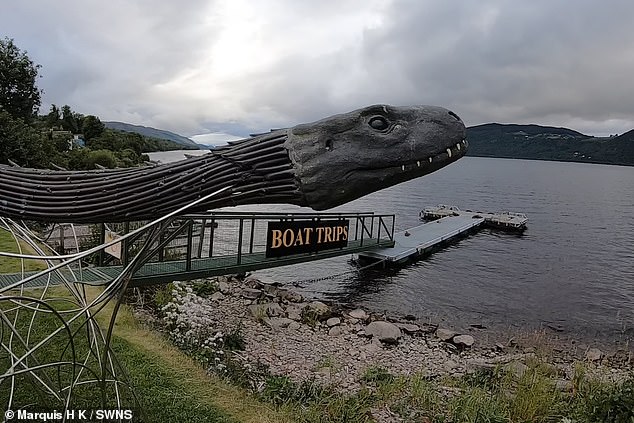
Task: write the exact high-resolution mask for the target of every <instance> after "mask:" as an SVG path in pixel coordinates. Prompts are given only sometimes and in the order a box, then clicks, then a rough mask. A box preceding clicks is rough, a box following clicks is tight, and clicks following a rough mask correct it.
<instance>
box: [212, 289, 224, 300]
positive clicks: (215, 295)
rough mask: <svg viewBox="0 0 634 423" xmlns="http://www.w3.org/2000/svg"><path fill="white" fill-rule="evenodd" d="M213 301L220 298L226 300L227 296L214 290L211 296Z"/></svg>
mask: <svg viewBox="0 0 634 423" xmlns="http://www.w3.org/2000/svg"><path fill="white" fill-rule="evenodd" d="M209 298H210V299H211V300H212V301H220V300H224V299H225V296H224V295H223V293H222V292H220V291H218V292H214V293H213V294H211V297H209Z"/></svg>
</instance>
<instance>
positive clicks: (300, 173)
mask: <svg viewBox="0 0 634 423" xmlns="http://www.w3.org/2000/svg"><path fill="white" fill-rule="evenodd" d="M465 135H466V133H465V126H464V124H463V123H462V121H461V120H460V118H459V117H458V116H457V115H456V114H455V113H453V112H450V111H449V110H447V109H444V108H442V107H435V106H410V107H394V106H387V105H374V106H369V107H366V108H363V109H359V110H355V111H353V112H350V113H345V114H341V115H336V116H332V117H329V118H326V119H323V120H320V121H317V122H314V123H309V124H305V125H298V126H295V127H294V128H292V129H291V130H290V131H289V135H288V140H287V141H286V143H285V145H284V146H285V147H286V149H287V150H288V152H289V157H290V159H291V161H292V162H293V165H294V167H295V171H296V174H297V177H298V180H299V181H300V185H301V192H302V193H303V194H304V198H305V202H306V204H307V205H309V206H310V207H312V208H313V209H315V210H324V209H328V208H331V207H334V206H337V205H339V204H342V203H345V202H348V201H351V200H354V199H356V198H359V197H362V196H364V195H366V194H369V193H371V192H374V191H378V190H380V189H382V188H386V187H389V186H392V185H395V184H398V183H400V182H404V181H407V180H409V179H413V178H417V177H419V176H423V175H426V174H428V173H431V172H434V171H435V170H437V169H440V168H441V167H443V166H445V165H447V164H449V163H451V162H453V161H455V160H457V159H459V158H460V157H462V156H463V155H464V154H465V153H466V150H467V142H466V139H465Z"/></svg>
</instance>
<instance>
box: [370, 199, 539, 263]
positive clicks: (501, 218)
mask: <svg viewBox="0 0 634 423" xmlns="http://www.w3.org/2000/svg"><path fill="white" fill-rule="evenodd" d="M420 218H421V219H422V220H426V221H428V222H427V223H423V224H421V225H418V226H416V227H413V228H410V229H407V230H405V231H401V232H396V233H394V247H389V248H380V249H377V250H372V251H363V252H360V253H359V254H358V256H359V258H360V259H366V260H383V261H385V262H386V263H387V264H398V263H404V262H406V261H408V260H409V259H410V258H415V257H418V256H421V255H423V254H426V253H429V252H430V251H431V250H432V249H433V248H434V247H437V246H439V245H441V244H443V243H445V242H447V241H449V240H451V239H453V238H455V237H458V236H460V235H465V234H467V233H469V232H471V231H472V230H475V229H477V228H480V227H482V226H489V227H495V228H500V229H504V230H513V231H522V230H524V229H525V228H526V223H527V222H528V218H527V217H526V215H524V214H522V213H513V212H501V213H485V212H473V211H470V210H467V211H462V210H460V209H459V208H457V207H455V206H444V205H439V206H437V207H428V208H425V209H424V210H423V211H421V212H420Z"/></svg>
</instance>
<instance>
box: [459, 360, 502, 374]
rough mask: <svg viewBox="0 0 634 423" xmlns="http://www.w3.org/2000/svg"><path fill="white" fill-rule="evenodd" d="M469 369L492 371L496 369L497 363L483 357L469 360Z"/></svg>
mask: <svg viewBox="0 0 634 423" xmlns="http://www.w3.org/2000/svg"><path fill="white" fill-rule="evenodd" d="M466 364H467V370H469V371H483V372H490V371H492V370H493V369H495V364H493V363H489V362H487V361H485V360H482V359H477V358H476V359H472V360H467V363H466Z"/></svg>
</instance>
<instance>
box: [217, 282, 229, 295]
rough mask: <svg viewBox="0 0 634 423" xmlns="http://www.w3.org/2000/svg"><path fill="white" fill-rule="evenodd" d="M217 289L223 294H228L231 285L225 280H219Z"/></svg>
mask: <svg viewBox="0 0 634 423" xmlns="http://www.w3.org/2000/svg"><path fill="white" fill-rule="evenodd" d="M218 291H220V292H222V293H223V294H230V293H231V287H230V286H229V284H228V283H227V282H225V281H219V282H218Z"/></svg>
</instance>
